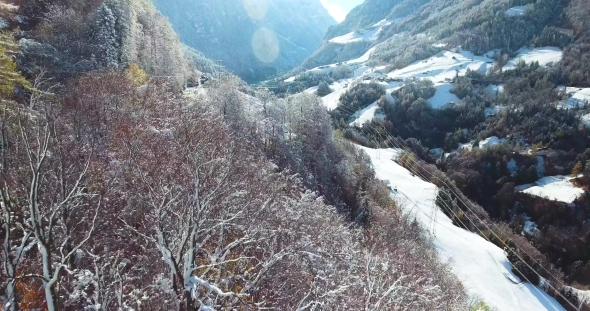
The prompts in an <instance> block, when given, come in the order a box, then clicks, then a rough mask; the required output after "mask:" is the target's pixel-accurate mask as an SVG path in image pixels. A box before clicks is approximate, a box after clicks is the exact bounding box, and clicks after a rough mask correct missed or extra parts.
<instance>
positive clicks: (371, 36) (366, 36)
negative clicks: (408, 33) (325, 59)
mask: <svg viewBox="0 0 590 311" xmlns="http://www.w3.org/2000/svg"><path fill="white" fill-rule="evenodd" d="M392 23H393V22H392V21H387V20H385V19H384V20H382V21H379V22H377V23H375V24H374V25H372V26H371V27H370V28H369V29H359V30H357V31H353V32H349V33H347V34H345V35H342V36H338V37H334V38H332V39H330V40H329V41H328V42H330V43H336V44H349V43H355V42H371V41H375V40H377V39H379V35H380V34H381V32H383V28H385V27H387V26H389V25H391V24H392Z"/></svg>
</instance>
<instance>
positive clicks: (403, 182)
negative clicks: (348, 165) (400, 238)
mask: <svg viewBox="0 0 590 311" xmlns="http://www.w3.org/2000/svg"><path fill="white" fill-rule="evenodd" d="M361 148H362V149H363V150H365V152H366V153H367V154H368V155H369V156H370V158H371V161H372V163H373V167H374V168H375V171H376V173H377V177H378V178H379V179H381V180H384V181H387V182H389V184H390V185H391V186H392V188H396V189H397V192H395V193H393V192H392V196H393V197H394V198H395V199H396V200H397V201H398V202H400V203H401V204H405V205H404V206H403V207H404V208H405V209H406V211H407V212H409V213H412V214H414V215H415V217H416V219H417V220H418V221H419V222H421V223H422V225H423V227H425V228H428V230H429V231H430V232H431V234H432V235H433V236H434V244H435V246H436V248H437V250H438V252H439V254H440V256H441V257H442V258H443V259H446V260H448V261H449V263H450V265H451V267H452V269H453V272H454V273H455V274H456V275H457V277H458V278H459V279H460V280H461V281H462V283H463V285H464V286H465V288H466V289H467V291H468V292H469V294H470V295H472V296H474V297H478V298H480V299H483V300H484V301H485V303H486V304H488V305H489V306H491V307H492V308H496V309H497V310H498V311H504V310H506V311H512V310H522V311H540V310H564V309H563V307H561V306H560V305H559V303H558V302H557V301H556V300H555V299H553V298H552V297H550V296H549V295H547V294H546V293H545V292H543V291H542V290H540V289H539V288H537V287H535V286H532V285H531V284H528V283H521V282H520V280H519V279H518V277H516V276H515V275H514V274H513V273H512V272H511V268H510V263H509V262H508V259H507V258H506V256H505V254H504V251H503V250H502V249H500V248H498V247H497V246H495V245H494V244H492V243H490V242H487V241H486V240H484V239H483V238H482V237H480V236H479V235H476V234H474V233H471V232H468V231H465V230H463V229H460V228H458V227H455V226H454V225H453V224H452V222H451V220H450V219H449V218H448V217H447V216H446V215H444V214H443V213H442V212H441V211H440V210H438V208H435V207H434V199H435V197H436V191H437V188H436V186H434V185H433V184H430V183H427V182H425V181H422V180H421V179H419V178H418V177H413V176H412V174H411V173H410V172H409V171H407V170H406V169H404V168H403V167H401V166H399V165H398V164H396V163H395V162H393V161H392V160H391V159H392V158H393V157H395V156H397V155H398V151H396V150H393V149H380V150H377V149H369V148H364V147H361ZM434 215H436V216H435V217H433V216H434ZM433 219H435V220H436V221H432V220H433Z"/></svg>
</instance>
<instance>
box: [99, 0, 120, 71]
mask: <svg viewBox="0 0 590 311" xmlns="http://www.w3.org/2000/svg"><path fill="white" fill-rule="evenodd" d="M116 25H117V19H116V17H115V14H114V13H113V11H112V10H111V9H110V8H109V7H108V6H107V5H106V4H103V5H101V6H100V7H99V8H98V10H97V11H96V13H95V26H94V27H95V36H96V42H97V44H98V51H99V53H98V55H97V56H98V57H99V61H100V63H101V65H102V66H104V67H107V68H117V67H118V65H119V40H118V39H117V31H116Z"/></svg>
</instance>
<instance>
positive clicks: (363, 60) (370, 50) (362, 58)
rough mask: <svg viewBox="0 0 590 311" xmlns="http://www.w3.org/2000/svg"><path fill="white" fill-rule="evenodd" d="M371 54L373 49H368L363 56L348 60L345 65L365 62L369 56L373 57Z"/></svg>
mask: <svg viewBox="0 0 590 311" xmlns="http://www.w3.org/2000/svg"><path fill="white" fill-rule="evenodd" d="M373 52H375V47H372V48H370V49H369V50H368V51H367V52H366V53H365V54H363V56H361V57H359V58H356V59H353V60H349V61H347V62H346V63H345V64H347V65H350V64H358V63H364V62H367V61H368V60H369V58H370V57H371V55H373Z"/></svg>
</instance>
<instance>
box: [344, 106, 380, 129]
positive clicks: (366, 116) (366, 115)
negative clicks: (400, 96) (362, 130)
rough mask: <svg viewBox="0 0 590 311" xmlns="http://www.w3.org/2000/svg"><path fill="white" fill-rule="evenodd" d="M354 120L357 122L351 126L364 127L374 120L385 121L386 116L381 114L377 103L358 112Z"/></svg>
mask: <svg viewBox="0 0 590 311" xmlns="http://www.w3.org/2000/svg"><path fill="white" fill-rule="evenodd" d="M353 118H355V120H354V121H353V122H351V123H350V125H351V126H355V125H356V126H359V127H360V126H363V124H365V123H368V122H371V120H373V119H374V118H379V119H382V120H384V119H385V115H384V114H383V113H382V112H381V108H380V107H379V105H378V104H377V102H375V103H373V104H371V105H370V106H368V107H367V108H365V109H361V110H359V111H357V112H356V113H355V114H354V115H353Z"/></svg>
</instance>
